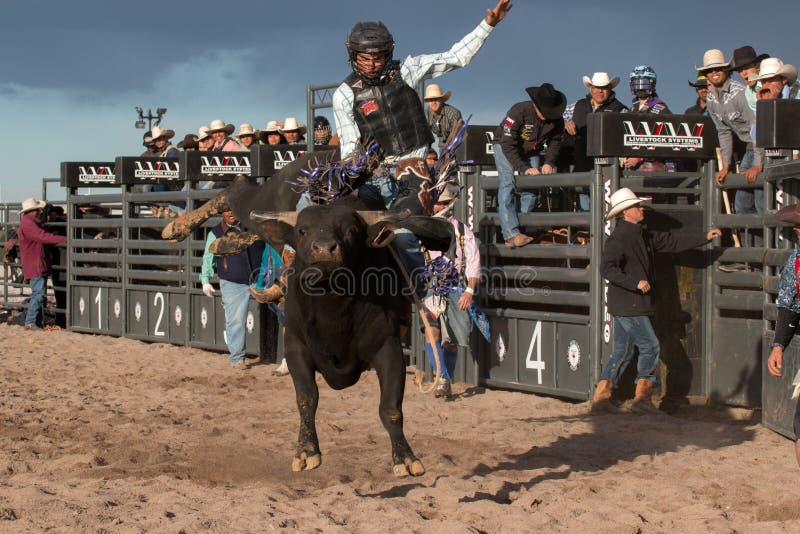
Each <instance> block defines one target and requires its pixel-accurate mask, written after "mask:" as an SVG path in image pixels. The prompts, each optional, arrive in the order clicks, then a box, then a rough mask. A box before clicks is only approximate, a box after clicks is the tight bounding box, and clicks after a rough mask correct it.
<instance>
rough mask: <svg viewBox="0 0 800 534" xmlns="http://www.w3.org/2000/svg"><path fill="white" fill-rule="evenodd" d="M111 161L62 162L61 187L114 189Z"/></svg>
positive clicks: (115, 178)
mask: <svg viewBox="0 0 800 534" xmlns="http://www.w3.org/2000/svg"><path fill="white" fill-rule="evenodd" d="M114 171H115V169H114V162H113V161H62V162H61V187H116V186H119V185H120V183H121V182H120V180H119V176H117V175H116V173H115V172H114Z"/></svg>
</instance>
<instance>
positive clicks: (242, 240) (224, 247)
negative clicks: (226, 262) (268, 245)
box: [208, 232, 261, 256]
mask: <svg viewBox="0 0 800 534" xmlns="http://www.w3.org/2000/svg"><path fill="white" fill-rule="evenodd" d="M259 239H261V238H260V237H258V235H257V234H253V233H250V232H240V233H238V234H228V235H226V236H224V237H219V238H217V239H215V240H214V241H213V242H212V243H211V245H209V247H208V251H209V252H211V253H212V254H213V255H214V256H232V255H234V254H239V253H240V252H244V251H245V250H247V247H249V246H250V245H252V244H253V243H255V242H256V241H258V240H259Z"/></svg>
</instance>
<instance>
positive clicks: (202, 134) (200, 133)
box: [197, 126, 209, 141]
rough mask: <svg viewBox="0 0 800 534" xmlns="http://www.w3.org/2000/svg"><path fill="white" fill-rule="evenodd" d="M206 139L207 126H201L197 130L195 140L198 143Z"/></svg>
mask: <svg viewBox="0 0 800 534" xmlns="http://www.w3.org/2000/svg"><path fill="white" fill-rule="evenodd" d="M208 137H209V136H208V126H201V127H200V128H198V129H197V140H198V141H203V140H205V139H208Z"/></svg>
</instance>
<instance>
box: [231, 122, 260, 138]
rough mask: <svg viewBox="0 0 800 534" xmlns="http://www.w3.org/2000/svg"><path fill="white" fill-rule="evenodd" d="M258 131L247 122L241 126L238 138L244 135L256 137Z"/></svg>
mask: <svg viewBox="0 0 800 534" xmlns="http://www.w3.org/2000/svg"><path fill="white" fill-rule="evenodd" d="M255 134H256V131H255V130H254V129H253V125H252V124H250V123H249V122H245V123H243V124H240V125H239V133H238V134H237V135H236V137H241V136H243V135H255Z"/></svg>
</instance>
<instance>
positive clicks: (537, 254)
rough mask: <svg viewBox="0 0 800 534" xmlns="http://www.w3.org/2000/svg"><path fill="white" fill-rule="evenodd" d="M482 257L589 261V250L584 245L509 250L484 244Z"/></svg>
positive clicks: (538, 246) (537, 246)
mask: <svg viewBox="0 0 800 534" xmlns="http://www.w3.org/2000/svg"><path fill="white" fill-rule="evenodd" d="M480 252H481V255H483V256H487V255H488V256H495V257H498V258H522V259H580V260H585V259H589V256H590V253H591V249H590V247H587V246H584V245H528V246H526V247H524V248H511V247H507V246H505V245H496V244H491V243H490V244H484V245H481V246H480Z"/></svg>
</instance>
